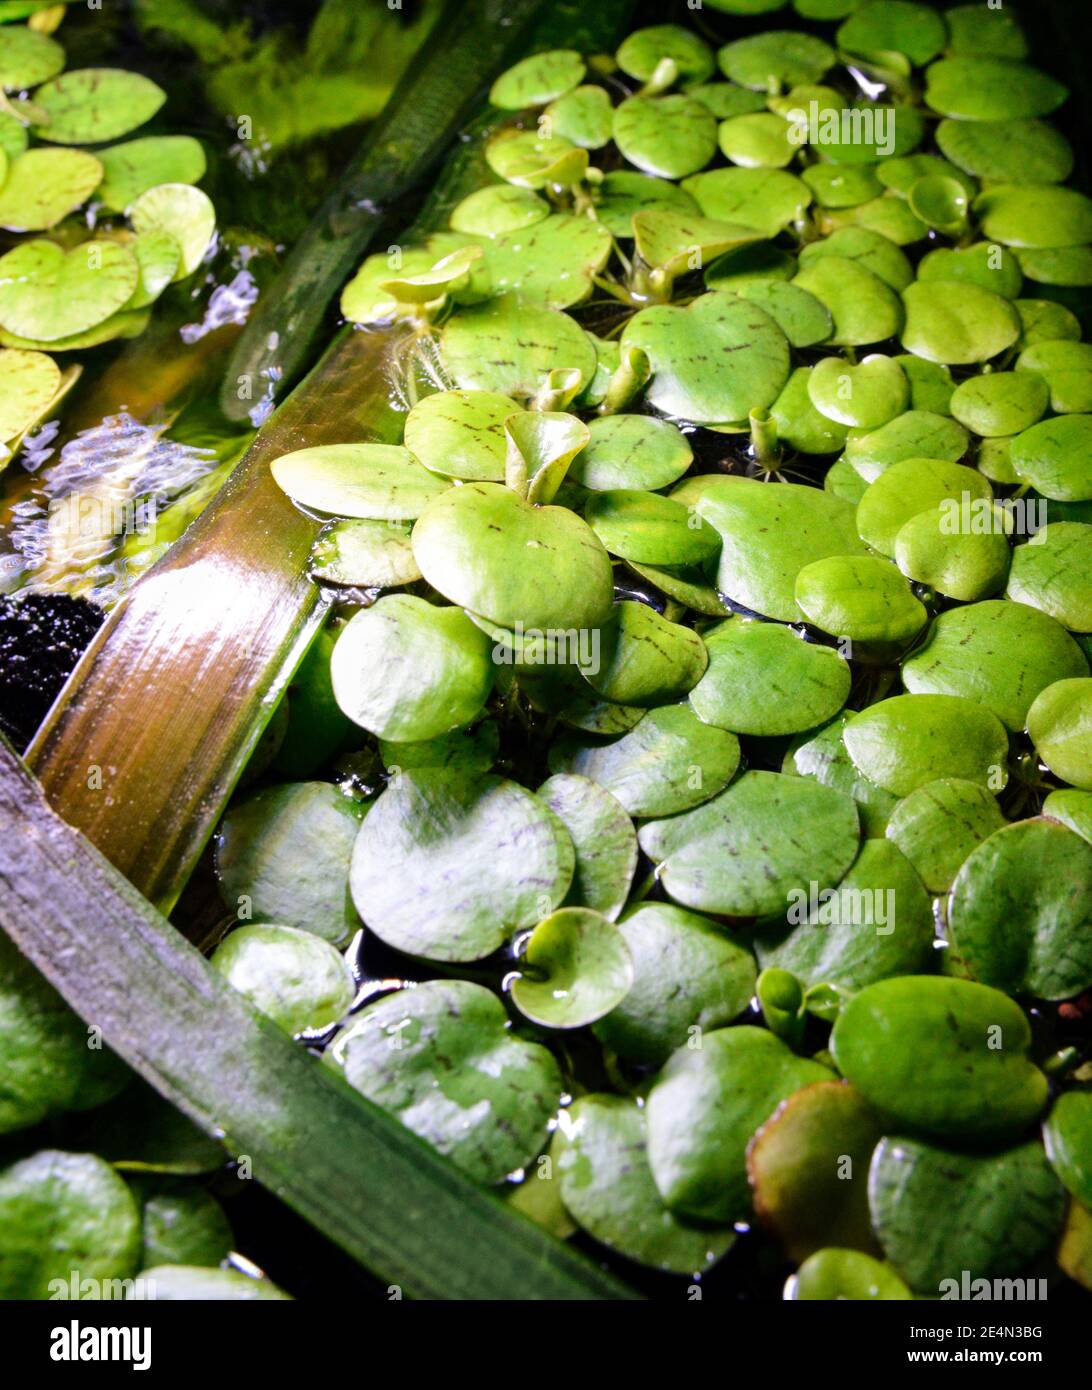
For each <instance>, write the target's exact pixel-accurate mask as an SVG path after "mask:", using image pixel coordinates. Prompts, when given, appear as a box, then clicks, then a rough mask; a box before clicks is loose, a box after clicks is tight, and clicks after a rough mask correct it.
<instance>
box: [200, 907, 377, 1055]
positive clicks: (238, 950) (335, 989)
mask: <svg viewBox="0 0 1092 1390" xmlns="http://www.w3.org/2000/svg"><path fill="white" fill-rule="evenodd" d="M212 963H213V965H215V966H216V968H217V970H219V971H220V973H221V974H222V975H223V976H224V978H225V979H226V980H227V981H228V982H229V983H230V984H231V985H232V986H233V988H235V989H237V990H238V991H239V993H240V994H244V995H245V996H246V997H247V998H248V999H249V1000H250V1002H251V1003H252V1004H253V1005H254V1006H255V1008H257V1009H260V1010H261V1011H262V1013H264V1014H268V1015H269V1017H270V1018H272V1019H273V1020H274V1021H275V1022H276V1023H278V1024H279V1025H280V1026H281V1027H282V1028H283V1029H284V1030H285V1031H286V1032H288V1033H301V1032H303V1031H304V1030H305V1029H309V1028H314V1029H321V1028H326V1027H328V1026H329V1025H330V1024H331V1023H336V1022H337V1021H338V1019H340V1018H341V1017H342V1016H343V1015H344V1014H345V1013H346V1012H347V1011H348V1008H349V1005H350V1004H351V1003H352V1002H353V995H354V994H355V993H356V986H355V983H354V981H353V975H352V971H351V970H350V969H349V967H348V966H347V965H346V964H345V961H344V960H343V959H342V957H341V955H340V953H339V952H337V951H336V950H335V949H334V948H333V946H331V945H329V943H328V942H326V941H323V940H322V939H321V937H318V936H315V935H314V934H313V933H312V932H308V931H300V930H299V929H298V928H297V927H281V926H275V925H260V926H244V927H239V928H237V930H235V931H233V932H232V933H231V934H230V935H229V936H228V937H227V938H226V939H225V940H224V941H223V942H222V943H221V944H220V945H219V946H218V947H217V948H216V950H215V951H214V952H213V954H212Z"/></svg>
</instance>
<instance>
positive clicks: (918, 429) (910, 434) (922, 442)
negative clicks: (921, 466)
mask: <svg viewBox="0 0 1092 1390" xmlns="http://www.w3.org/2000/svg"><path fill="white" fill-rule="evenodd" d="M969 443H970V439H969V437H968V434H967V431H966V430H965V429H964V428H963V426H962V425H960V424H957V423H956V421H955V420H952V419H949V418H948V417H947V416H945V415H938V414H936V413H934V412H933V411H928V410H917V409H915V410H908V411H907V412H906V414H905V415H897V416H896V417H895V419H894V420H891V421H889V422H888V423H887V424H886V425H881V426H880V428H879V429H878V430H869V431H866V432H859V433H857V434H854V435H851V436H850V438H849V440H848V441H847V443H846V458H847V459H848V460H849V462H850V463H851V464H852V465H853V467H854V469H855V470H856V472H858V473H859V474H860V475H861V477H862V478H864V479H865V480H866V482H870V483H871V482H875V480H876V479H877V478H878V477H879V476H880V474H881V473H883V472H885V471H886V470H887V469H888V468H890V467H891V465H892V464H895V463H901V462H902V461H903V460H904V459H942V460H945V461H947V462H948V463H955V462H956V461H957V460H958V459H961V458H962V457H963V455H964V454H965V453H966V452H967V447H968V445H969Z"/></svg>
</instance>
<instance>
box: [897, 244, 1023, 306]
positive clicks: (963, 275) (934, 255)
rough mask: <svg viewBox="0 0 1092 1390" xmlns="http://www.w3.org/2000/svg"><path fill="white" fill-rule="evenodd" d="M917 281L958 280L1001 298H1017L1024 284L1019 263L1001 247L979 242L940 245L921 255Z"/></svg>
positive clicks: (1009, 252)
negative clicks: (964, 244) (969, 244)
mask: <svg viewBox="0 0 1092 1390" xmlns="http://www.w3.org/2000/svg"><path fill="white" fill-rule="evenodd" d="M918 279H919V280H961V281H964V282H965V283H969V284H972V285H979V286H981V288H982V289H984V290H992V291H993V292H994V293H995V294H999V295H1000V296H1001V297H1002V298H1003V299H1016V298H1017V296H1018V295H1019V293H1020V289H1021V286H1022V285H1023V282H1024V277H1023V273H1022V272H1021V270H1020V262H1019V261H1018V260H1017V259H1016V257H1015V256H1014V255H1013V254H1012V252H1011V251H1006V250H1005V248H1004V247H1003V246H998V245H996V244H995V243H994V242H989V241H979V242H976V243H975V244H974V245H973V246H963V247H959V248H956V247H951V246H939V247H937V249H936V250H935V251H930V252H929V253H928V255H926V256H923V257H922V259H921V262H920V263H919V265H918Z"/></svg>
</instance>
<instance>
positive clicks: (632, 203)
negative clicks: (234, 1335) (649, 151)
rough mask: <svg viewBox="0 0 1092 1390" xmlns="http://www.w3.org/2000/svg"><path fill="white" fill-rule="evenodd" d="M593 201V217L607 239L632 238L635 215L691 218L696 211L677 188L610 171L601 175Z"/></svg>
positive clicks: (626, 171)
mask: <svg viewBox="0 0 1092 1390" xmlns="http://www.w3.org/2000/svg"><path fill="white" fill-rule="evenodd" d="M594 197H595V204H594V206H595V215H596V217H597V218H598V219H599V221H600V222H602V224H603V226H604V227H606V229H607V231H608V232H610V234H611V236H614V237H618V238H625V237H631V236H632V235H633V226H632V219H633V214H634V213H636V212H647V211H651V210H652V209H654V208H669V209H671V210H672V211H675V212H679V213H681V214H682V215H683V216H693V215H694V214H696V213H697V212H698V211H699V208H698V204H697V203H696V202H695V200H694V199H693V198H692V197H691V196H690V194H689V193H686V192H685V191H684V190H683V189H681V188H680V187H679V186H678V185H677V184H674V183H670V182H669V181H668V180H667V179H659V178H655V177H654V176H653V175H651V174H637V173H634V172H633V171H632V170H630V169H614V170H612V171H611V172H610V173H609V174H605V175H604V176H603V181H602V183H600V184H599V185H598V187H597V188H596V189H595V190H594Z"/></svg>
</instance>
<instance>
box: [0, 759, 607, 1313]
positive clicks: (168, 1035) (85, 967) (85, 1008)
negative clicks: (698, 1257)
mask: <svg viewBox="0 0 1092 1390" xmlns="http://www.w3.org/2000/svg"><path fill="white" fill-rule="evenodd" d="M0 928H2V929H3V930H4V931H5V932H7V934H8V935H9V936H10V937H11V938H12V939H13V940H14V942H15V944H16V945H17V946H18V947H19V948H20V950H22V951H23V952H24V953H25V954H26V955H27V956H28V957H29V958H30V960H31V961H32V962H33V963H34V964H35V965H36V966H37V967H38V969H39V970H41V972H42V974H43V975H45V976H46V977H47V979H49V980H50V982H51V983H52V984H53V985H54V987H55V988H56V989H57V990H59V992H60V993H61V994H62V995H63V996H64V998H65V999H66V1000H67V1002H68V1003H69V1004H70V1005H71V1006H72V1007H73V1008H74V1009H75V1010H76V1011H77V1012H78V1013H79V1014H80V1015H81V1016H82V1017H83V1018H84V1020H85V1021H86V1022H88V1023H90V1024H95V1025H97V1026H98V1027H99V1028H101V1029H102V1034H103V1037H104V1038H105V1040H106V1042H107V1043H108V1044H109V1045H110V1046H111V1047H113V1048H114V1049H115V1050H116V1051H117V1052H119V1053H120V1054H121V1056H122V1057H124V1058H125V1060H126V1061H127V1062H128V1063H129V1064H130V1065H131V1066H133V1067H134V1068H135V1069H136V1070H137V1071H138V1072H139V1073H140V1074H141V1075H142V1076H144V1077H145V1078H146V1079H147V1080H148V1081H149V1082H150V1083H151V1084H152V1085H153V1086H154V1087H155V1088H156V1089H157V1090H158V1091H160V1092H161V1093H162V1094H163V1095H164V1096H166V1097H167V1099H168V1100H170V1101H172V1102H173V1103H174V1104H175V1105H177V1106H178V1108H179V1109H180V1110H183V1111H184V1112H185V1113H186V1114H187V1115H188V1116H189V1117H190V1118H191V1119H192V1120H194V1121H195V1122H196V1123H197V1124H198V1125H199V1126H200V1127H201V1128H202V1129H203V1130H204V1131H205V1132H206V1133H207V1134H210V1135H213V1136H214V1137H216V1138H219V1139H222V1140H223V1141H224V1143H225V1144H226V1145H227V1147H228V1150H229V1152H231V1153H232V1154H234V1155H236V1156H240V1157H241V1156H242V1155H246V1156H248V1157H249V1159H250V1162H251V1167H252V1172H253V1176H254V1177H255V1178H256V1179H257V1180H258V1181H259V1182H261V1183H262V1184H263V1185H264V1186H265V1187H267V1188H269V1189H270V1190H271V1191H273V1192H275V1193H276V1194H277V1195H278V1196H279V1197H281V1198H282V1199H283V1200H284V1201H285V1202H287V1203H288V1205H289V1206H291V1207H293V1208H294V1209H295V1210H296V1211H297V1212H299V1213H300V1215H301V1216H303V1217H305V1218H306V1219H307V1220H308V1221H309V1222H311V1224H312V1225H314V1226H315V1227H317V1228H318V1229H319V1230H320V1231H321V1232H322V1233H323V1234H324V1235H326V1236H328V1237H329V1238H330V1239H331V1240H333V1241H336V1242H337V1244H338V1245H340V1246H342V1247H343V1248H344V1249H345V1250H347V1251H348V1252H349V1254H350V1255H352V1256H354V1257H355V1258H356V1259H358V1260H359V1261H360V1262H361V1263H362V1264H363V1265H365V1266H366V1267H367V1268H369V1269H370V1270H372V1271H373V1272H375V1273H376V1274H377V1275H379V1277H380V1278H382V1279H383V1280H385V1281H387V1282H389V1283H392V1284H398V1285H399V1286H400V1287H401V1288H402V1289H403V1290H404V1292H405V1294H406V1295H407V1296H408V1297H416V1298H443V1299H513V1298H536V1299H614V1298H629V1297H633V1296H634V1295H633V1294H632V1292H631V1291H630V1290H628V1289H626V1288H625V1286H623V1285H621V1284H619V1283H618V1282H617V1281H615V1280H614V1279H613V1278H611V1277H610V1276H608V1275H607V1274H604V1273H603V1272H602V1271H601V1270H600V1269H599V1268H598V1267H597V1266H595V1265H594V1264H592V1263H591V1262H590V1261H589V1260H586V1259H584V1258H583V1257H582V1256H580V1255H579V1254H578V1253H577V1252H575V1251H573V1250H570V1249H569V1248H568V1247H566V1246H565V1245H563V1244H562V1243H561V1242H560V1241H557V1240H555V1239H554V1238H553V1237H552V1236H549V1235H547V1234H546V1233H545V1232H544V1231H541V1230H540V1229H539V1228H538V1227H536V1226H534V1225H532V1223H531V1222H529V1221H527V1220H526V1219H525V1218H524V1217H522V1216H521V1215H520V1214H519V1213H517V1212H514V1211H512V1210H511V1209H510V1208H508V1207H506V1206H505V1205H504V1204H502V1203H501V1202H499V1201H498V1200H497V1199H496V1198H494V1197H493V1196H492V1195H491V1194H490V1193H488V1192H486V1191H483V1190H482V1189H481V1188H479V1187H478V1186H477V1185H476V1184H475V1183H472V1182H471V1181H469V1180H468V1179H467V1178H465V1177H463V1176H462V1174H461V1173H459V1171H458V1170H457V1169H456V1168H455V1167H454V1166H453V1165H452V1164H451V1163H450V1162H448V1160H447V1159H445V1158H442V1157H441V1156H440V1155H439V1154H437V1153H436V1152H435V1151H434V1150H432V1149H431V1148H429V1147H428V1146H427V1145H426V1144H424V1143H422V1142H421V1141H420V1140H419V1139H417V1138H416V1136H415V1135H413V1134H411V1133H410V1131H409V1130H407V1129H405V1128H403V1126H402V1125H401V1124H399V1123H398V1122H397V1121H396V1120H394V1119H392V1118H391V1116H389V1115H387V1114H386V1113H385V1112H384V1111H382V1110H380V1109H378V1108H377V1107H376V1106H374V1105H372V1104H370V1103H369V1102H368V1101H366V1100H365V1099H364V1098H363V1097H362V1096H360V1095H358V1094H357V1093H356V1092H355V1091H353V1090H352V1089H351V1088H350V1087H349V1086H348V1085H347V1084H346V1083H345V1082H344V1081H343V1080H342V1078H341V1077H340V1076H339V1075H337V1074H336V1073H335V1072H334V1071H333V1070H332V1069H331V1068H329V1067H326V1066H324V1065H323V1064H322V1063H321V1062H319V1061H318V1060H317V1059H316V1058H315V1057H313V1056H311V1055H310V1054H309V1053H308V1052H306V1051H305V1050H304V1049H303V1048H301V1047H300V1046H299V1045H297V1044H296V1043H293V1042H292V1041H291V1039H290V1038H289V1037H288V1036H287V1035H286V1034H284V1033H282V1032H281V1031H280V1030H279V1029H278V1028H277V1027H276V1026H275V1025H274V1024H273V1023H272V1022H270V1020H268V1019H266V1018H264V1017H263V1016H262V1015H261V1014H259V1013H258V1012H257V1011H256V1010H254V1009H253V1008H252V1007H251V1006H250V1005H249V1004H248V1003H247V1001H246V1000H245V999H244V998H243V997H242V995H240V994H237V993H236V991H235V990H234V989H232V988H231V986H230V985H228V984H227V983H226V981H225V980H224V979H223V978H222V977H221V976H220V975H219V974H218V973H217V972H216V971H215V970H214V969H213V968H212V966H210V965H209V964H208V962H207V961H206V960H205V959H204V958H203V957H202V956H201V955H200V954H199V952H197V951H196V950H195V949H194V948H193V947H192V946H190V945H189V944H188V943H187V942H186V941H185V940H184V939H183V938H182V937H181V936H180V935H179V934H178V932H177V931H175V929H174V928H173V927H172V926H171V925H170V924H169V923H168V922H167V921H166V920H165V919H164V918H163V917H161V916H160V915H159V913H157V912H156V911H155V910H154V909H153V908H152V907H150V906H149V904H148V903H147V902H145V901H144V899H143V898H141V897H140V895H139V894H138V893H137V892H136V891H135V890H134V889H133V888H132V887H131V886H130V885H129V884H128V883H126V881H125V880H124V879H123V878H122V877H121V875H120V874H119V873H118V872H117V871H116V870H115V869H114V868H112V867H111V865H110V864H109V863H107V861H106V860H105V859H104V858H103V857H102V855H101V854H99V853H98V852H97V851H96V850H95V849H94V848H93V847H92V846H91V845H90V844H89V843H88V842H87V840H86V839H85V838H84V837H83V836H82V835H80V834H78V832H76V831H74V830H73V829H71V827H70V826H68V825H66V824H65V823H64V822H63V821H62V820H60V819H59V817H57V816H56V815H55V814H54V813H53V812H52V811H51V810H50V809H49V807H48V806H47V805H46V802H45V800H44V799H43V797H42V796H41V793H40V792H39V790H38V788H37V787H36V786H35V784H34V782H33V780H32V779H31V777H30V776H29V775H28V774H27V772H26V771H25V769H24V768H23V767H22V765H21V764H20V763H19V761H18V759H17V758H16V757H15V756H14V754H13V753H12V752H11V751H10V749H9V748H8V747H7V746H6V745H3V744H2V743H0Z"/></svg>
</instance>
